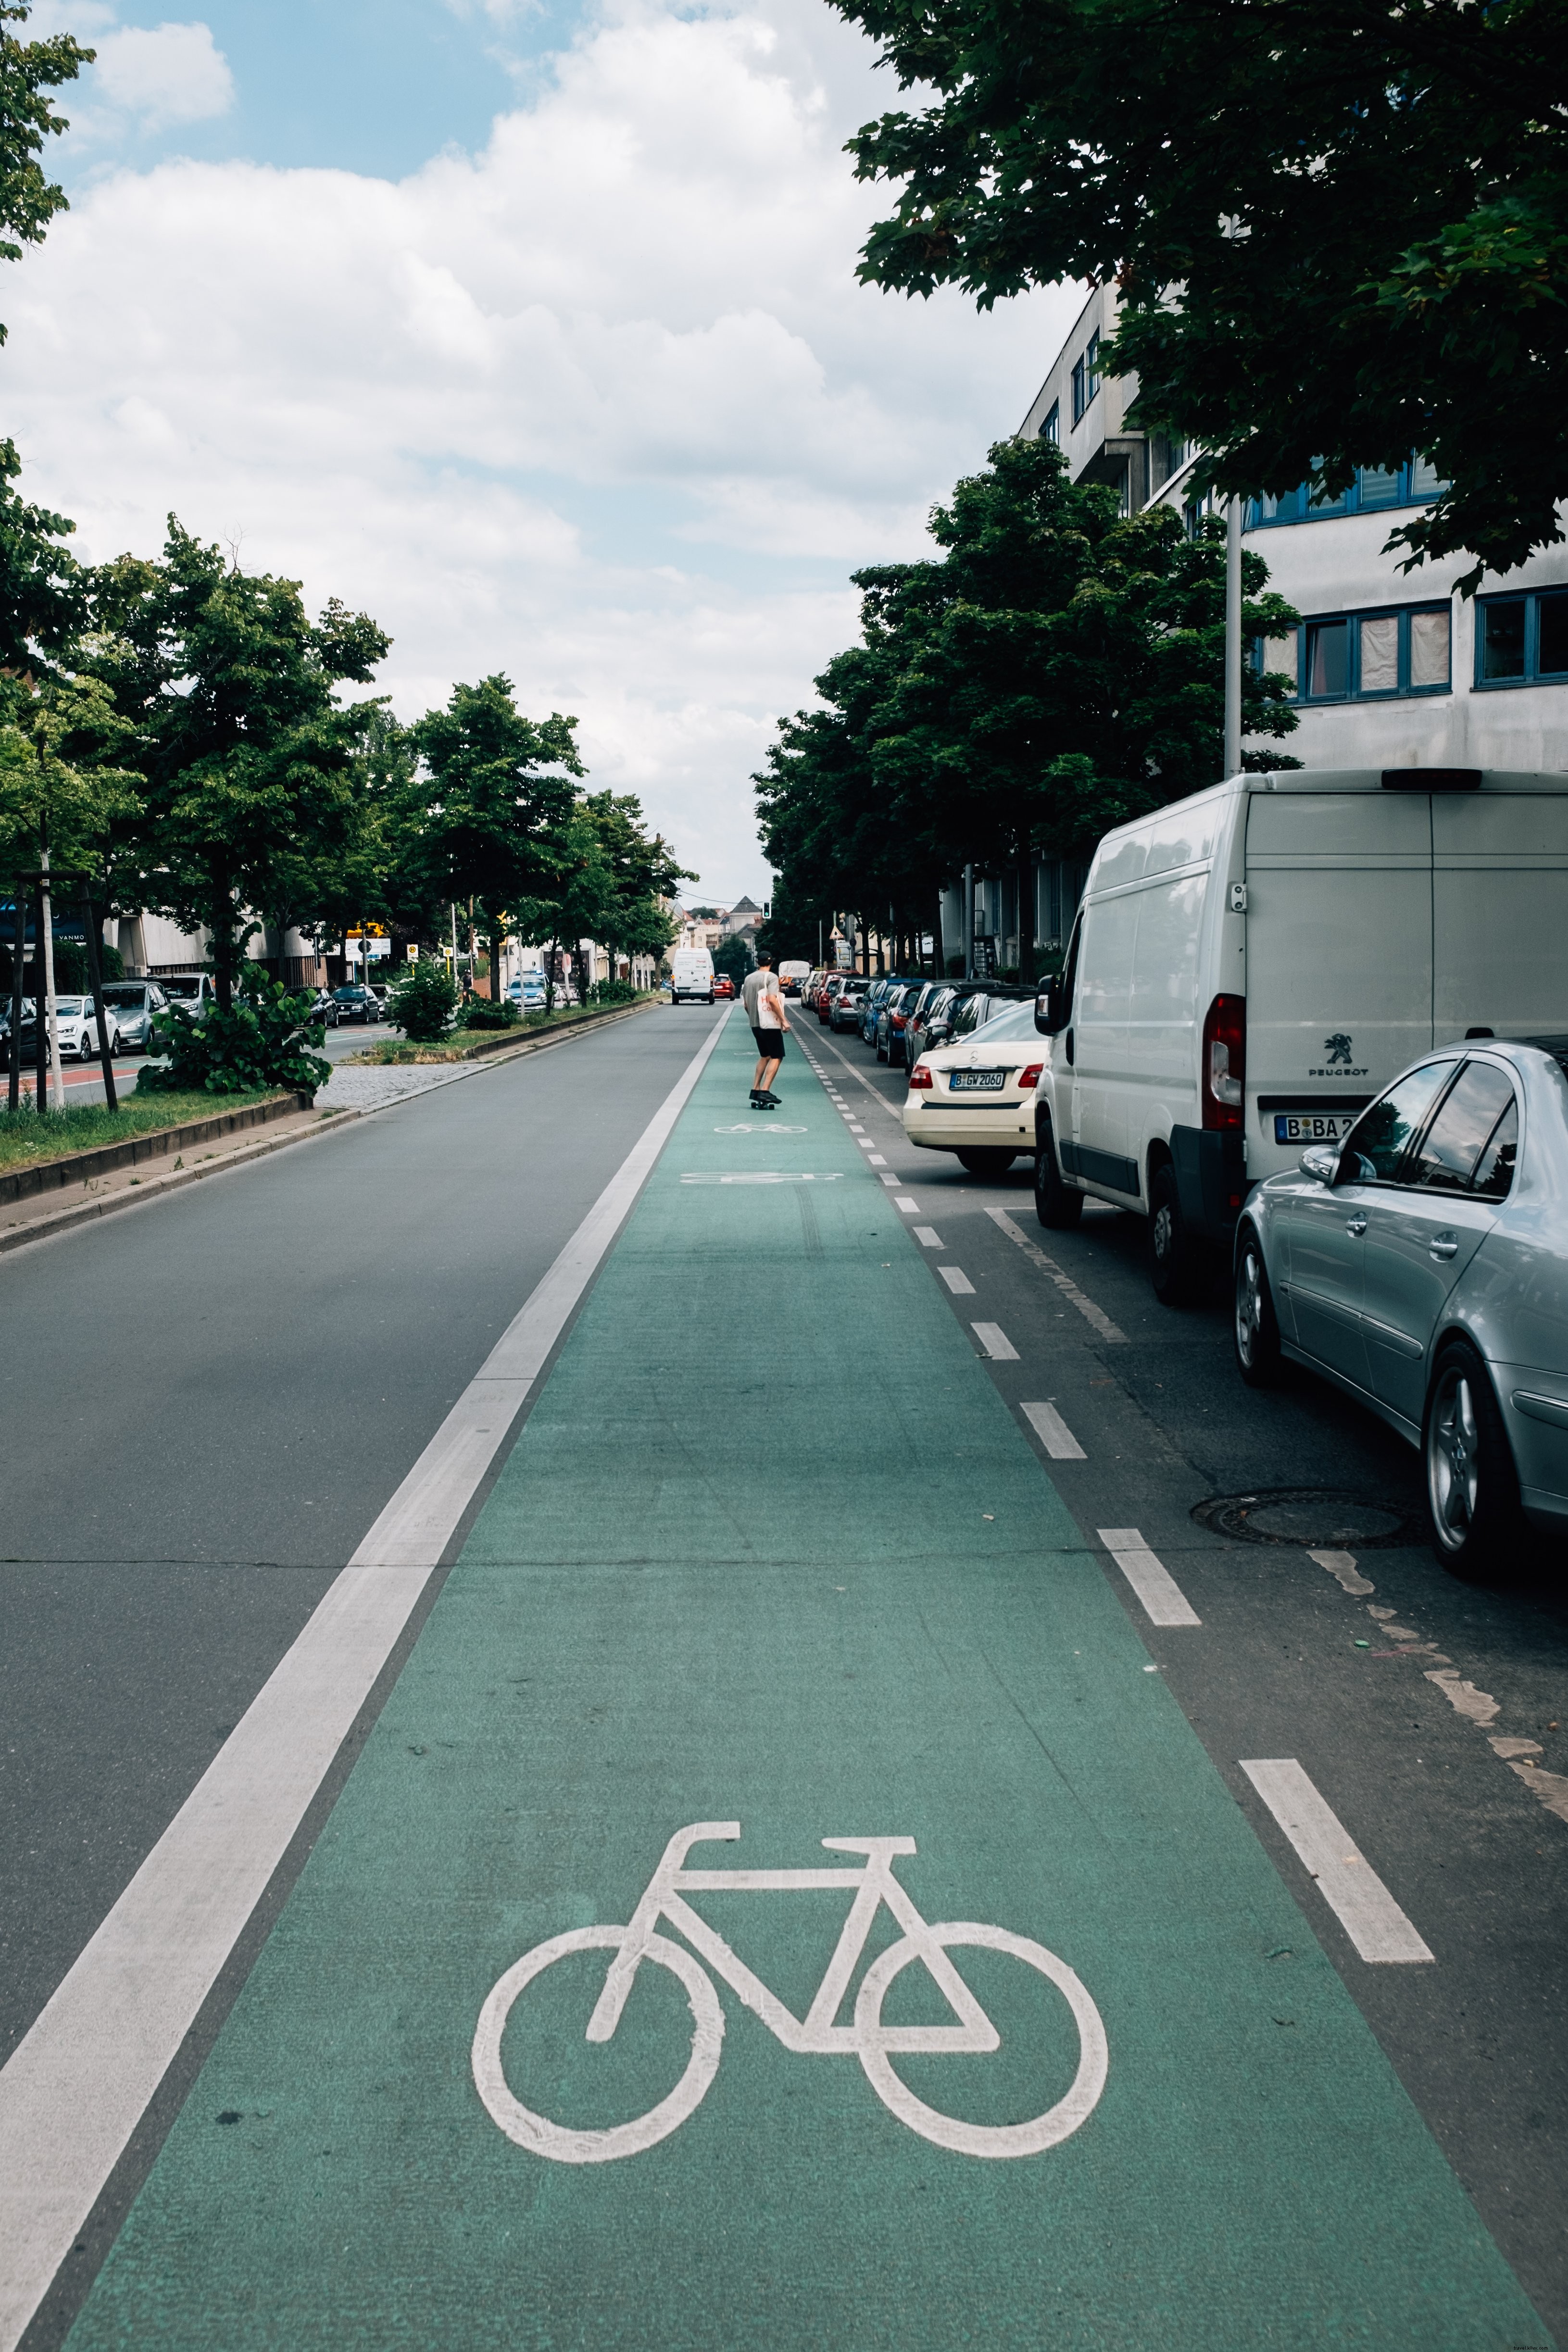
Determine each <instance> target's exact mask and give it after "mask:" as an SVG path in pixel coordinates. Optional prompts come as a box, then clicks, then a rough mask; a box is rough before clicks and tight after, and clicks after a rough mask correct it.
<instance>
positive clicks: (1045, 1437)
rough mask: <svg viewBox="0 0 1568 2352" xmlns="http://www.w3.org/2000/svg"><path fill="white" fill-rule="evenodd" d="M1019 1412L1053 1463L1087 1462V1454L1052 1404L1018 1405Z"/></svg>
mask: <svg viewBox="0 0 1568 2352" xmlns="http://www.w3.org/2000/svg"><path fill="white" fill-rule="evenodd" d="M1018 1410H1019V1412H1021V1413H1022V1414H1023V1416H1024V1418H1025V1420H1026V1422H1027V1423H1028V1424H1029V1426H1030V1428H1031V1429H1032V1430H1033V1431H1034V1433H1035V1435H1036V1436H1037V1438H1038V1439H1039V1441H1040V1444H1042V1445H1043V1446H1044V1447H1045V1449H1046V1452H1047V1454H1049V1455H1050V1457H1051V1460H1052V1461H1053V1462H1087V1461H1088V1460H1089V1456H1088V1454H1086V1453H1085V1452H1084V1450H1083V1448H1082V1446H1081V1445H1080V1444H1079V1442H1078V1440H1077V1438H1076V1437H1075V1436H1074V1435H1073V1433H1072V1432H1071V1430H1070V1429H1069V1428H1068V1425H1067V1423H1066V1422H1065V1421H1064V1420H1063V1419H1062V1417H1061V1415H1060V1413H1059V1412H1058V1411H1057V1409H1056V1407H1055V1405H1054V1404H1051V1403H1049V1402H1047V1403H1044V1404H1026V1405H1020V1406H1019V1408H1018Z"/></svg>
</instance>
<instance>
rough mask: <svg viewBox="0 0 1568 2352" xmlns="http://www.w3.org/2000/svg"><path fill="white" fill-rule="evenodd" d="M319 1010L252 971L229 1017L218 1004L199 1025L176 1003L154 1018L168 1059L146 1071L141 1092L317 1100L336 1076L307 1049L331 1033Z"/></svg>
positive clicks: (156, 1034) (310, 1001)
mask: <svg viewBox="0 0 1568 2352" xmlns="http://www.w3.org/2000/svg"><path fill="white" fill-rule="evenodd" d="M314 1009H315V1001H314V999H313V998H312V997H309V996H290V995H289V992H288V990H287V989H286V988H285V987H284V985H283V983H282V982H281V981H280V980H272V979H269V978H268V974H267V973H266V972H265V971H262V970H261V969H260V967H259V966H258V965H253V966H252V967H251V968H250V970H249V971H247V972H246V974H245V976H244V978H243V979H242V980H241V982H240V983H239V987H238V990H237V992H236V995H235V1000H234V1003H233V1006H232V1007H231V1009H230V1010H229V1011H228V1012H227V1013H220V1012H219V1010H218V1008H217V1006H216V1004H215V1005H213V1006H212V1007H210V1008H209V1010H208V1011H207V1012H206V1013H204V1014H203V1015H202V1016H201V1017H200V1018H199V1019H198V1018H197V1017H196V1016H195V1015H194V1014H192V1013H187V1012H185V1010H184V1007H183V1006H181V1005H177V1004H171V1005H169V1006H168V1007H167V1008H166V1010H165V1011H163V1012H162V1013H154V1014H153V1037H154V1039H155V1040H156V1042H157V1044H158V1045H160V1046H161V1047H162V1048H163V1052H164V1053H165V1054H167V1055H168V1057H169V1058H168V1061H167V1063H166V1064H164V1065H163V1066H156V1065H148V1066H143V1068H142V1070H141V1071H139V1072H138V1074H137V1078H136V1091H137V1093H138V1094H160V1093H167V1094H173V1093H174V1092H176V1091H178V1092H180V1093H186V1092H195V1091H198V1090H199V1091H200V1092H201V1093H203V1094H209V1095H238V1094H249V1093H252V1092H254V1091H255V1090H256V1089H257V1088H258V1087H297V1088H298V1089H299V1091H300V1093H301V1094H307V1095H313V1094H314V1093H315V1091H316V1088H317V1087H320V1086H324V1085H325V1084H326V1081H327V1079H328V1078H329V1077H330V1076H331V1070H332V1066H331V1063H330V1062H329V1061H327V1060H326V1059H325V1057H324V1056H323V1055H321V1054H312V1053H311V1052H310V1051H309V1048H310V1046H312V1045H320V1044H321V1041H322V1039H323V1037H324V1036H325V1034H326V1032H325V1030H324V1029H323V1028H322V1025H321V1023H320V1022H319V1021H317V1020H316V1019H315V1018H314V1017H313V1014H314Z"/></svg>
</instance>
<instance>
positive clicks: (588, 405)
mask: <svg viewBox="0 0 1568 2352" xmlns="http://www.w3.org/2000/svg"><path fill="white" fill-rule="evenodd" d="M174 5H178V0H174ZM57 28H59V29H68V30H70V31H72V32H74V33H76V34H77V36H78V37H79V38H80V39H82V40H83V41H86V42H90V43H91V44H92V45H93V46H94V47H96V49H97V51H98V63H97V65H96V66H95V67H93V68H89V70H88V71H87V72H86V73H85V74H84V75H83V77H82V79H81V81H80V82H79V84H78V85H77V86H76V87H75V89H72V90H71V91H70V92H69V93H68V96H67V98H66V100H65V101H64V108H65V111H67V112H68V114H69V115H70V117H71V120H72V128H71V131H70V132H69V133H68V136H67V137H66V138H65V139H64V140H63V141H60V142H56V144H55V147H54V150H53V152H52V155H51V163H52V165H53V167H54V169H55V171H56V173H57V174H58V176H59V177H61V178H62V179H63V180H64V182H65V184H66V185H67V187H68V191H69V193H70V196H71V210H70V211H69V213H68V214H66V215H62V216H61V217H60V218H59V219H58V220H57V222H56V224H55V226H54V227H53V228H52V229H51V231H50V234H49V237H48V241H47V244H46V245H45V246H44V247H42V248H40V249H39V250H37V252H29V254H28V255H27V257H26V259H25V260H24V261H23V262H22V263H21V264H19V265H17V266H16V267H15V268H5V271H4V275H3V277H0V318H4V319H5V320H6V322H7V324H8V325H9V328H10V341H9V342H8V343H7V345H6V346H5V350H4V352H0V390H3V394H4V399H3V401H0V430H3V431H5V432H7V433H9V434H11V435H12V436H13V437H14V438H15V439H16V442H17V444H18V446H20V448H21V451H22V454H23V457H24V460H25V463H26V471H25V473H24V476H23V479H22V485H21V487H22V489H23V491H24V493H25V494H26V496H28V497H30V498H34V499H40V500H42V501H44V502H45V503H47V504H49V505H52V506H58V507H60V508H63V509H64V510H65V511H66V512H67V513H68V514H71V515H74V516H75V517H76V519H77V522H78V526H79V535H78V541H77V545H78V549H79V552H80V553H81V554H82V555H84V556H85V557H88V558H97V557H101V556H106V555H110V554H113V553H117V552H118V551H121V549H124V548H132V549H136V550H139V551H152V550H154V549H155V548H156V547H157V546H158V545H159V543H160V542H161V540H162V536H163V518H164V516H165V515H166V514H167V513H168V512H169V511H171V510H173V511H174V512H175V513H177V514H178V515H179V517H180V519H181V520H182V521H183V522H184V524H185V525H186V527H187V528H188V529H190V530H194V531H195V532H197V533H199V534H200V535H201V536H203V537H204V538H208V539H214V540H219V541H226V542H230V543H232V544H234V545H235V546H237V549H238V550H239V553H240V560H241V561H242V562H244V563H245V565H246V566H247V568H249V569H255V570H258V571H272V572H284V573H286V574H288V575H289V576H290V577H292V578H297V579H300V580H302V581H303V583H304V584H305V589H306V593H307V595H308V596H309V597H310V600H311V602H312V603H313V604H321V603H323V602H324V601H325V599H326V598H327V596H328V595H329V594H334V593H335V594H338V595H341V596H342V597H343V598H345V599H346V600H347V601H349V602H350V603H351V604H355V605H358V606H363V607H364V608H365V609H367V610H369V611H370V612H372V613H374V614H375V615H376V617H377V618H378V619H379V620H380V621H381V622H382V623H383V625H384V626H385V627H386V628H388V629H389V630H390V631H391V632H392V634H393V636H394V638H395V645H394V647H393V652H392V655H391V657H390V659H389V661H388V663H387V664H386V667H385V668H384V672H383V674H382V684H383V685H384V688H385V689H386V690H387V691H389V692H390V693H391V695H392V696H393V698H394V702H395V707H396V709H398V710H399V712H400V713H402V714H403V715H404V716H405V717H412V716H415V715H416V714H417V713H418V712H419V711H421V710H423V709H426V708H427V707H428V706H429V705H430V704H431V703H432V702H436V701H439V700H442V699H444V698H445V697H446V695H447V692H448V691H449V690H450V688H451V685H452V683H453V681H454V679H456V678H459V677H462V678H472V677H479V676H482V675H484V674H485V673H487V672H489V671H491V670H496V669H503V670H505V671H506V672H507V673H508V674H509V675H510V677H512V678H513V679H514V681H515V682H516V685H517V688H518V691H519V695H520V698H521V702H522V705H523V707H524V709H528V710H531V711H534V712H539V713H543V712H547V711H549V710H551V709H561V710H567V711H572V712H574V713H575V714H576V715H577V717H578V719H579V720H580V721H581V728H580V740H581V741H582V744H583V746H584V752H585V755H586V757H587V760H588V762H589V765H590V767H591V770H592V772H593V778H594V782H595V786H597V787H600V788H602V787H604V786H605V785H611V786H613V787H614V788H615V789H616V791H622V792H628V791H629V792H637V793H640V794H641V795H642V798H643V802H644V804H645V807H646V808H647V811H648V813H649V815H650V817H651V818H652V819H653V820H654V821H655V822H656V823H657V824H658V825H659V826H660V827H661V828H662V829H663V830H664V831H665V833H666V834H667V835H669V836H670V837H671V838H672V839H673V840H674V842H675V844H676V845H677V847H678V848H679V850H680V852H681V853H682V856H683V858H684V862H685V863H686V864H688V865H689V866H694V867H696V868H697V869H698V872H699V875H700V883H699V884H696V885H692V886H690V887H689V893H688V895H689V896H691V897H696V896H699V895H700V896H711V897H715V898H733V897H737V896H739V895H740V893H741V892H742V891H743V890H744V891H749V892H750V893H751V895H752V897H753V898H758V899H761V898H763V897H765V896H766V894H767V888H768V875H767V869H766V866H765V865H764V863H763V857H762V853H761V850H760V847H759V845H758V843H757V837H756V824H755V817H754V814H753V808H752V790H751V785H750V782H749V778H750V775H751V772H752V770H753V769H754V768H756V767H758V766H759V765H760V764H761V761H762V757H763V751H764V750H765V747H766V744H767V742H768V740H769V738H770V736H771V733H772V729H773V720H774V719H775V718H776V717H777V715H778V714H779V713H780V712H782V711H785V710H790V709H795V708H797V707H798V706H799V705H801V704H802V703H804V702H806V701H808V700H809V699H810V697H811V679H812V676H813V674H814V672H816V670H818V669H820V668H821V667H822V665H823V663H824V661H825V660H826V657H827V656H829V655H830V654H831V653H832V652H834V651H835V650H836V649H837V647H838V646H841V645H843V644H845V643H847V641H848V640H849V638H850V637H851V636H852V635H853V632H854V615H855V597H854V592H853V590H852V589H851V588H850V587H849V585H848V580H847V574H848V572H850V571H851V570H852V569H853V568H855V567H856V566H857V565H859V564H863V563H868V562H880V561H885V560H887V559H889V558H890V557H896V556H900V555H905V554H911V553H916V552H918V551H920V550H921V544H922V533H923V522H924V517H925V514H926V512H927V509H929V508H930V506H931V502H932V500H933V499H937V498H939V497H941V496H942V495H943V493H944V492H945V491H946V490H947V489H948V488H950V487H951V485H952V481H953V480H954V479H955V478H956V477H957V476H958V475H959V474H961V473H963V472H965V471H967V470H970V469H971V468H973V467H975V466H977V465H979V464H981V463H983V462H984V452H985V449H986V446H987V445H988V444H989V443H990V442H991V441H993V440H994V439H996V438H998V437H999V436H1002V435H1004V434H1005V433H1007V432H1009V431H1011V430H1013V429H1014V428H1015V427H1016V425H1017V424H1018V422H1019V420H1020V418H1021V417H1022V416H1023V415H1024V412H1025V410H1026V406H1027V404H1028V402H1029V400H1030V398H1031V396H1032V394H1033V393H1034V391H1035V389H1036V386H1037V383H1038V381H1039V379H1040V376H1041V375H1042V373H1044V370H1045V367H1046V365H1047V362H1048V361H1049V359H1050V358H1051V356H1052V355H1053V353H1054V351H1055V348H1056V339H1057V334H1058V330H1059V331H1065V329H1066V326H1067V325H1068V323H1069V321H1070V315H1071V312H1072V310H1073V307H1074V305H1075V303H1076V301H1077V299H1078V298H1077V296H1076V294H1075V293H1073V292H1072V291H1070V290H1068V291H1065V292H1061V293H1056V292H1053V293H1049V294H1040V295H1035V296H1031V297H1029V298H1027V299H1026V300H1024V301H1021V302H1018V303H1015V304H1013V305H1011V306H1009V307H1008V308H1006V309H1005V310H999V311H997V312H995V313H993V314H992V315H991V316H990V317H988V318H981V317H980V316H978V315H977V314H976V313H975V312H974V311H973V310H972V309H971V308H970V307H969V306H968V305H967V304H966V303H964V302H963V301H961V300H959V299H957V298H955V297H949V298H942V299H938V300H936V301H933V302H931V303H929V304H921V303H913V304H911V303H907V302H905V301H903V300H901V299H889V298H887V297H884V296H882V295H879V294H876V293H872V292H870V291H868V290H867V289H864V288H861V287H858V286H857V284H856V282H855V278H854V267H855V260H856V257H857V254H858V248H859V246H860V243H861V241H862V238H863V237H864V235H865V233H866V230H867V228H868V226H869V224H870V221H871V220H872V218H873V217H874V216H875V212H876V209H877V198H876V196H875V194H874V193H873V192H870V191H868V190H865V189H861V188H858V187H857V185H856V184H855V183H854V182H853V180H852V179H851V177H850V174H849V169H848V163H847V158H846V157H845V156H844V155H843V153H842V152H841V148H842V143H843V141H844V139H845V137H846V135H847V133H848V132H849V131H851V130H853V129H854V128H855V127H856V125H857V124H858V123H859V122H861V121H865V120H866V119H867V118H868V117H869V116H870V115H872V114H874V113H876V112H879V111H880V110H882V109H883V108H884V107H885V106H887V105H888V104H889V103H890V102H892V96H893V92H892V89H891V86H890V85H889V82H888V80H887V79H886V77H885V76H881V75H877V74H874V73H873V72H872V71H871V69H870V65H871V55H872V53H871V50H870V48H869V45H868V44H867V43H866V42H865V41H864V40H863V39H862V38H861V37H860V36H859V35H858V33H856V32H854V31H852V30H851V29H850V28H849V27H848V26H846V25H844V24H843V22H842V21H841V20H840V19H839V18H837V16H832V15H831V14H830V13H829V12H828V10H827V8H826V6H825V5H823V4H822V0H727V5H726V0H714V5H710V6H707V7H700V6H693V5H666V4H665V0H605V5H595V0H586V4H585V5H568V0H552V5H536V0H268V5H266V6H265V7H263V6H258V5H257V0H216V5H208V6H206V7H205V10H204V13H203V15H202V16H201V18H200V19H199V20H194V21H190V22H185V21H180V22H174V21H170V20H169V19H168V18H166V17H164V16H162V15H161V13H160V11H159V9H158V7H157V6H156V5H153V6H149V7H145V8H141V7H139V6H138V5H136V0H122V5H110V0H79V5H73V0H43V5H38V6H36V7H35V10H34V15H33V20H32V29H34V30H42V31H51V30H55V29H57Z"/></svg>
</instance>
